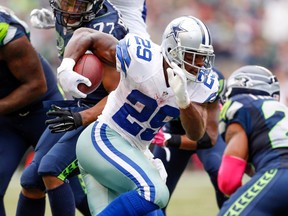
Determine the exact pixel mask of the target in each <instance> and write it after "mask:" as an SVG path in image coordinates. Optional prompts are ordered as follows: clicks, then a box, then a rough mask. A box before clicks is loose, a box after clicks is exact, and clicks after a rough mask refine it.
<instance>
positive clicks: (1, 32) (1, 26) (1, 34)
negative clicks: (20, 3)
mask: <svg viewBox="0 0 288 216" xmlns="http://www.w3.org/2000/svg"><path fill="white" fill-rule="evenodd" d="M8 28H9V24H8V23H5V22H1V23H0V43H1V44H3V40H4V38H5V37H6V35H7V32H8Z"/></svg>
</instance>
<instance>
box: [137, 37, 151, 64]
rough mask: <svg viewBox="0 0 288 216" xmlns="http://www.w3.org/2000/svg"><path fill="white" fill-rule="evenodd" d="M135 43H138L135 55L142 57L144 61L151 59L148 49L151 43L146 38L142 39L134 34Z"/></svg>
mask: <svg viewBox="0 0 288 216" xmlns="http://www.w3.org/2000/svg"><path fill="white" fill-rule="evenodd" d="M135 40H136V43H137V44H138V45H139V46H137V53H136V55H137V57H138V58H140V59H143V60H145V61H151V59H152V52H151V50H150V48H151V43H150V41H148V40H144V39H142V38H140V37H138V36H135Z"/></svg>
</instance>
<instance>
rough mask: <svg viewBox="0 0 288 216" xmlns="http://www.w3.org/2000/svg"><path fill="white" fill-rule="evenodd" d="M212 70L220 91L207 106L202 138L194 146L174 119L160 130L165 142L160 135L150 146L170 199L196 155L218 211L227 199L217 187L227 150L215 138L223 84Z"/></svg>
mask: <svg viewBox="0 0 288 216" xmlns="http://www.w3.org/2000/svg"><path fill="white" fill-rule="evenodd" d="M213 70H214V72H216V73H217V77H218V80H219V83H220V88H219V92H218V96H217V99H216V100H215V101H213V102H212V103H209V104H208V105H207V111H208V119H207V130H206V131H207V132H206V133H205V135H204V136H203V137H202V138H201V139H200V140H198V141H197V142H196V141H193V140H190V139H188V138H187V136H186V135H185V131H184V129H183V127H182V125H181V121H180V119H175V120H172V121H171V122H169V123H167V124H166V125H165V126H164V127H163V131H164V132H165V136H166V139H165V137H164V134H163V133H162V134H163V135H162V136H160V134H157V135H156V136H155V138H154V139H153V141H152V143H153V144H155V145H154V147H153V154H154V156H155V157H157V158H160V159H161V160H162V161H163V163H164V166H165V169H166V171H167V174H168V177H167V183H166V184H167V187H168V189H169V192H170V194H171V195H172V194H173V192H174V190H175V188H176V185H177V183H178V181H179V179H180V177H181V175H182V173H183V172H184V170H185V168H186V166H187V164H188V162H189V161H190V159H191V156H192V155H193V154H195V153H196V154H197V156H198V157H199V159H200V161H201V162H202V164H203V166H204V169H205V171H206V172H207V173H208V175H209V177H210V180H211V182H212V184H213V186H214V188H215V193H216V199H217V204H218V206H219V208H220V207H221V206H222V204H223V202H224V201H225V200H226V199H227V197H226V196H225V195H224V194H223V193H222V192H221V191H220V190H219V188H218V185H217V174H218V169H219V166H220V163H221V158H222V154H223V151H224V148H225V146H226V145H225V143H224V141H223V139H222V137H221V136H220V135H219V136H218V119H219V112H220V108H219V107H220V102H219V101H220V100H219V99H220V96H221V94H222V91H223V89H224V81H225V80H224V76H223V75H222V74H221V72H220V71H218V70H216V69H215V68H214V69H213ZM191 124H192V123H191ZM163 211H164V213H166V208H164V209H163Z"/></svg>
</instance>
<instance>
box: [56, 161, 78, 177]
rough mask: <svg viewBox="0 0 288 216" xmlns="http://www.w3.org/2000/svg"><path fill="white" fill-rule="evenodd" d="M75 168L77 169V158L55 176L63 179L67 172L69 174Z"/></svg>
mask: <svg viewBox="0 0 288 216" xmlns="http://www.w3.org/2000/svg"><path fill="white" fill-rule="evenodd" d="M75 169H78V160H77V159H76V160H74V161H73V162H72V163H71V164H69V165H68V166H67V167H66V168H65V169H64V170H63V171H62V173H60V175H58V176H57V178H59V179H60V180H62V181H64V180H65V179H66V178H67V176H68V175H69V174H71V173H72V172H73V171H74V170H75Z"/></svg>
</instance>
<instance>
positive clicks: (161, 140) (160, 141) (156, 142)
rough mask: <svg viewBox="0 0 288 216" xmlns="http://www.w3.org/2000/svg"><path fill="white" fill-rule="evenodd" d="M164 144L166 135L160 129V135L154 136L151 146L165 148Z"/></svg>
mask: <svg viewBox="0 0 288 216" xmlns="http://www.w3.org/2000/svg"><path fill="white" fill-rule="evenodd" d="M164 142H165V137H164V133H163V130H162V129H160V130H159V131H158V133H157V134H156V135H155V136H154V138H153V140H152V141H151V144H154V145H158V146H160V147H163V146H165V143H164Z"/></svg>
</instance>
